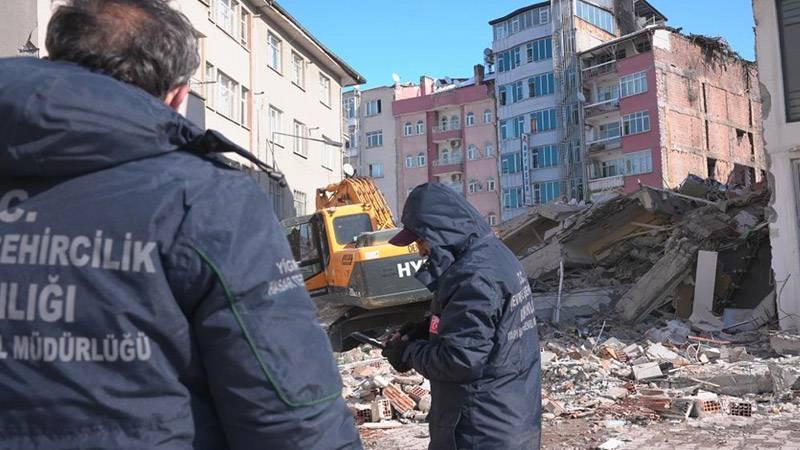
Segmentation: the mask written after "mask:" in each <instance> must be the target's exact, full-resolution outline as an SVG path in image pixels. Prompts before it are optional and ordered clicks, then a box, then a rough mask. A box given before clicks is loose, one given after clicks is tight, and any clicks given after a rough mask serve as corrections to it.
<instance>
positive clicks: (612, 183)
mask: <svg viewBox="0 0 800 450" xmlns="http://www.w3.org/2000/svg"><path fill="white" fill-rule="evenodd" d="M623 186H625V178H624V177H623V176H622V175H617V176H613V177H605V178H597V179H594V180H589V190H590V191H592V192H603V191H610V190H613V189H618V188H621V187H623Z"/></svg>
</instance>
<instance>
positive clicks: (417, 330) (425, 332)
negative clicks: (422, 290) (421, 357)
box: [397, 316, 431, 341]
mask: <svg viewBox="0 0 800 450" xmlns="http://www.w3.org/2000/svg"><path fill="white" fill-rule="evenodd" d="M430 327H431V318H430V316H428V317H427V318H425V320H423V321H421V322H406V323H404V324H403V326H401V327H400V329H399V330H398V331H397V332H398V333H399V334H400V336H401V337H402V336H408V340H409V341H418V340H420V339H428V338H429V337H430Z"/></svg>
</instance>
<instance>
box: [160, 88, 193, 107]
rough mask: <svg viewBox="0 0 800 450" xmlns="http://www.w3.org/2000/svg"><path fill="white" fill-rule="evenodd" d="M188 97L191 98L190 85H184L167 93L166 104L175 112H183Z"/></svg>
mask: <svg viewBox="0 0 800 450" xmlns="http://www.w3.org/2000/svg"><path fill="white" fill-rule="evenodd" d="M187 97H189V85H188V84H182V85H180V86H178V87H176V88H174V89H172V90H171V91H169V92H168V93H167V96H166V97H165V98H164V103H166V104H167V105H169V107H170V108H172V109H174V110H175V111H177V112H181V108H182V106H183V104H184V103H185V102H186V98H187Z"/></svg>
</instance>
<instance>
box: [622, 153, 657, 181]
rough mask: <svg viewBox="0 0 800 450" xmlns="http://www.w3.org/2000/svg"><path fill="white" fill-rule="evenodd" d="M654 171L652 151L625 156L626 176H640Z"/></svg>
mask: <svg viewBox="0 0 800 450" xmlns="http://www.w3.org/2000/svg"><path fill="white" fill-rule="evenodd" d="M652 171H653V154H652V152H651V151H650V150H644V151H641V152H636V153H629V154H627V155H625V174H626V175H639V174H643V173H650V172H652Z"/></svg>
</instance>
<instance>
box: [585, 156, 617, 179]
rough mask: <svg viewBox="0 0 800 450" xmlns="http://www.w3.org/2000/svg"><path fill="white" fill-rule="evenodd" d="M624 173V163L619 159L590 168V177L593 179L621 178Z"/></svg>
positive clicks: (602, 162)
mask: <svg viewBox="0 0 800 450" xmlns="http://www.w3.org/2000/svg"><path fill="white" fill-rule="evenodd" d="M624 173H625V163H624V161H623V160H621V159H613V160H608V161H601V162H600V163H599V164H598V163H594V165H593V166H592V177H593V178H595V179H597V178H609V177H616V176H621V175H623V174H624Z"/></svg>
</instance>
